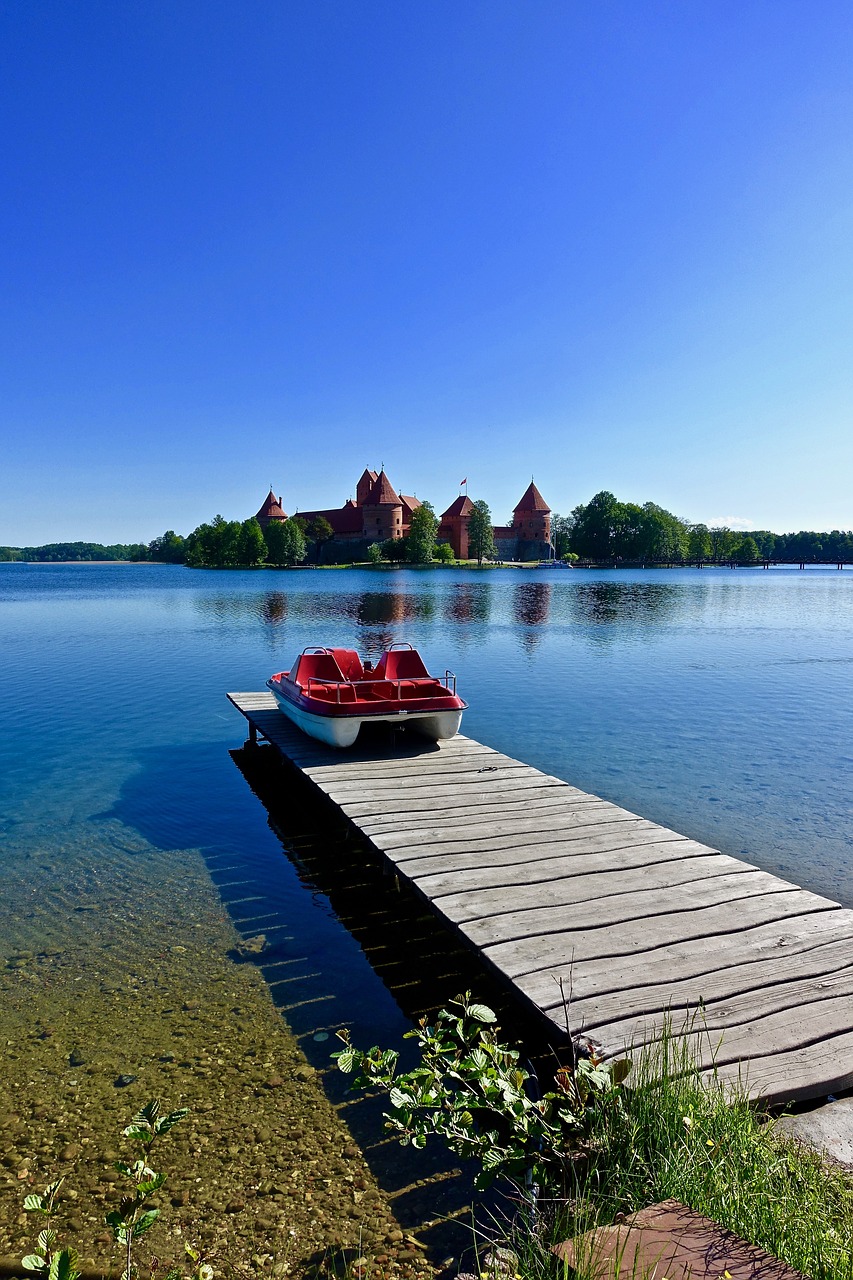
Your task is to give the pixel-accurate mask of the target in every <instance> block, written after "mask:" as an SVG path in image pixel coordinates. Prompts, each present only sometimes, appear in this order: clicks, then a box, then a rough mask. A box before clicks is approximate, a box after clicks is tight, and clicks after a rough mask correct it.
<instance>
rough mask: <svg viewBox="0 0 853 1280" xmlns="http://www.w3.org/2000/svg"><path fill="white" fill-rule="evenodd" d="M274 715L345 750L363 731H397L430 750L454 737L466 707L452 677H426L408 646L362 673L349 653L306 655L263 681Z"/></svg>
mask: <svg viewBox="0 0 853 1280" xmlns="http://www.w3.org/2000/svg"><path fill="white" fill-rule="evenodd" d="M267 688H268V689H270V690H271V691H272V693H273V695H274V696H275V700H276V702H277V703H278V705H279V708H280V710H281V711H283V712H284V714H285V715H286V716H287V717H288V718H289V719H290V720H292V721H293V723H294V724H295V725H297V726H298V727H299V728H300V729H302V731H303V732H304V733H307V734H310V736H311V737H312V738H317V739H318V740H319V741H320V742H325V743H328V745H329V746H332V747H351V746H352V744H353V743H354V742H355V740H356V738H357V737H358V734H359V730H360V729H361V726H362V725H363V724H377V723H387V724H395V725H405V726H406V727H407V728H408V727H411V728H413V729H416V730H417V731H418V732H419V733H421V734H424V735H425V736H426V737H427V738H431V739H432V740H433V741H434V742H438V741H439V740H441V739H443V738H452V737H453V736H454V734H455V733H458V731H459V725H460V724H461V722H462V712H463V711H464V710H465V709H466V707H467V705H468V704H467V703H466V702H463V701H462V699H461V698H459V697H457V695H456V676H455V675H454V674H453V672H452V671H445V673H444V676H443V677H442V678H438V677H437V676H431V675H430V674H429V672H428V671H427V669H426V667H425V666H424V663H423V659H422V658H421V656H420V654H419V653H418V652H417V650H416V649H413V648H412V646H411V645H410V644H394V645H391V646H390V648H388V649H386V651H385V652H384V653H383V654H382V657H381V658H380V659H379V661H378V662H377V664H376V667H375V668H373V669H371V668H370V666H369V664H368V669H367V670H365V669H364V667H363V666H362V663H361V659H360V658H359V656H358V654H357V653H356V652H355V650H354V649H323V648H313V647H312V648H308V649H305V650H303V652H302V653H301V654H300V655H299V657H298V658H297V659H296V662H295V663H294V664H293V667H292V669H291V670H290V671H280V672H278V674H277V675H274V676H271V677H270V678H269V680H268V681H267Z"/></svg>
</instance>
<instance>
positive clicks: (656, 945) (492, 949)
mask: <svg viewBox="0 0 853 1280" xmlns="http://www.w3.org/2000/svg"><path fill="white" fill-rule="evenodd" d="M834 905H835V904H834V903H830V902H828V901H827V900H826V899H825V898H820V897H818V896H817V894H814V893H809V892H808V891H807V890H805V889H795V888H793V887H790V888H786V889H784V890H782V891H779V892H775V893H767V894H763V895H760V896H759V897H756V898H745V899H744V900H743V901H742V902H740V903H737V904H736V910H733V909H732V906H731V904H730V903H728V902H724V903H715V904H714V905H712V906H707V907H704V908H701V909H700V910H697V911H681V910H680V909H675V910H673V909H672V908H670V910H669V911H667V912H664V913H663V914H661V915H657V916H654V917H653V918H647V919H643V918H641V919H638V920H626V921H621V922H618V923H615V924H611V925H610V927H609V928H607V929H598V928H595V927H593V928H592V929H590V931H589V933H588V934H587V935H586V936H579V934H578V932H577V928H576V926H574V925H572V924H570V923H568V922H567V923H566V925H565V926H564V927H563V928H561V929H560V930H556V931H554V932H553V933H551V934H538V935H537V934H534V935H533V936H531V937H523V938H509V939H498V940H497V941H495V942H492V943H484V944H483V945H484V948H485V949H486V950H487V954H488V958H489V960H490V962H491V963H492V964H494V965H495V966H496V967H497V968H499V969H500V970H501V972H503V973H505V974H506V975H507V977H509V978H518V977H519V976H520V975H521V974H522V973H530V972H532V971H533V970H542V969H551V970H552V971H553V972H554V973H555V974H562V975H563V976H564V977H565V979H566V981H567V982H568V980H569V979H570V977H571V969H572V966H573V964H574V963H575V961H576V960H579V959H580V958H583V959H584V960H595V959H602V958H604V957H609V958H610V959H612V960H614V961H615V960H618V959H620V958H621V957H624V956H628V957H632V956H637V957H641V956H642V955H644V954H649V953H653V952H656V951H658V950H659V949H660V948H661V947H665V946H669V945H673V944H675V943H678V942H682V941H685V940H687V939H706V940H707V945H708V947H709V948H711V947H715V946H716V945H717V940H718V937H719V936H720V935H726V934H731V933H738V932H740V931H741V930H743V929H748V928H749V927H750V926H751V925H755V924H769V923H771V922H776V923H777V924H780V925H781V926H782V927H784V922H785V918H786V917H790V916H795V915H797V916H801V915H805V914H806V913H808V912H818V911H828V910H830V909H831V908H832V907H833V906H834Z"/></svg>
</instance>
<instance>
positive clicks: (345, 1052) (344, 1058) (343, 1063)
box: [332, 1049, 358, 1075]
mask: <svg viewBox="0 0 853 1280" xmlns="http://www.w3.org/2000/svg"><path fill="white" fill-rule="evenodd" d="M332 1057H333V1058H334V1059H335V1060H336V1061H337V1064H338V1071H343V1072H344V1074H345V1075H349V1074H350V1072H351V1071H352V1069H353V1067H354V1066H355V1064H356V1063H357V1062H358V1053H357V1051H356V1050H355V1049H341V1051H340V1053H333V1054H332Z"/></svg>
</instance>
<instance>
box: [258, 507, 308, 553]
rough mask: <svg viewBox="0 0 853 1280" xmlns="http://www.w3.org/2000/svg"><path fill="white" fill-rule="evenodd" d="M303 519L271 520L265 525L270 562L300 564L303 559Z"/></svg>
mask: <svg viewBox="0 0 853 1280" xmlns="http://www.w3.org/2000/svg"><path fill="white" fill-rule="evenodd" d="M304 524H305V522H304V521H303V520H295V519H294V518H293V517H291V518H290V520H272V521H270V523H269V525H268V526H267V532H266V543H267V559H268V560H269V562H270V563H271V564H284V565H294V564H301V563H302V561H303V560H304V559H305V534H304V532H303V529H304Z"/></svg>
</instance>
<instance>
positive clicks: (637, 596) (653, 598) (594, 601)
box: [543, 582, 688, 641]
mask: <svg viewBox="0 0 853 1280" xmlns="http://www.w3.org/2000/svg"><path fill="white" fill-rule="evenodd" d="M573 585H574V584H573ZM564 599H565V601H566V603H567V604H568V608H569V612H570V616H571V619H572V621H574V622H580V623H583V624H585V625H586V626H587V627H591V628H592V630H591V631H590V633H589V634H590V635H591V636H592V638H594V639H598V640H613V641H616V640H619V639H622V638H624V628H625V625H626V623H627V624H634V625H640V626H642V625H645V624H650V623H651V624H653V623H660V622H665V621H671V620H672V619H674V618H675V617H677V616H678V615H679V614H681V613H683V612H684V610H685V608H686V607H687V606H688V598H687V596H686V595H685V592H684V591H683V589H681V588H680V587H679V586H677V585H675V584H673V583H668V582H585V583H579V584H578V585H577V586H576V587H575V589H574V590H573V591H571V592H568V593H566V595H565V597H564ZM546 620H547V619H543V621H546Z"/></svg>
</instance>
